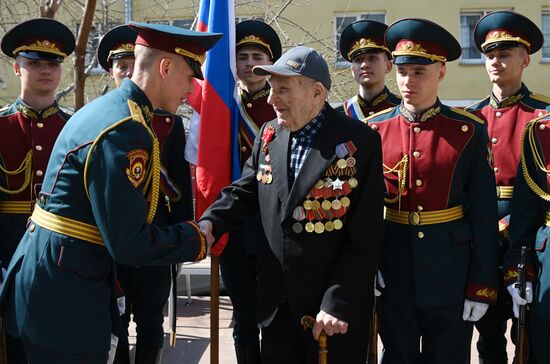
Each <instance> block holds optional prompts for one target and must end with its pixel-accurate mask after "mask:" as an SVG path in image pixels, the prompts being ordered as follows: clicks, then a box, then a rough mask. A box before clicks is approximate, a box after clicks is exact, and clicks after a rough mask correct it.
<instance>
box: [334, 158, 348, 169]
mask: <svg viewBox="0 0 550 364" xmlns="http://www.w3.org/2000/svg"><path fill="white" fill-rule="evenodd" d="M336 165H337V166H338V168H340V169H344V168H346V167H347V166H348V162H346V160H345V159H343V158H341V159H338V162H336Z"/></svg>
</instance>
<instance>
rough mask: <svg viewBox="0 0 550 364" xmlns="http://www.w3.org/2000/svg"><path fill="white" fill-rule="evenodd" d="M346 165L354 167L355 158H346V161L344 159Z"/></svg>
mask: <svg viewBox="0 0 550 364" xmlns="http://www.w3.org/2000/svg"><path fill="white" fill-rule="evenodd" d="M346 163H347V164H348V167H355V163H356V161H355V158H353V157H348V159H346Z"/></svg>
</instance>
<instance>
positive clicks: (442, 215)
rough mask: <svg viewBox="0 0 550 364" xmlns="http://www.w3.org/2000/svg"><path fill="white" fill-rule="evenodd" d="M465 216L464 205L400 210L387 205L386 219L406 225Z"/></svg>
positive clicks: (430, 222) (427, 223)
mask: <svg viewBox="0 0 550 364" xmlns="http://www.w3.org/2000/svg"><path fill="white" fill-rule="evenodd" d="M463 216H464V210H463V208H462V206H455V207H451V208H450V209H445V210H434V211H413V212H409V211H399V210H394V209H390V208H389V207H386V208H385V209H384V219H385V220H388V221H392V222H396V223H398V224H404V225H415V226H416V225H419V226H420V225H431V224H441V223H444V222H449V221H454V220H458V219H460V218H461V217H463Z"/></svg>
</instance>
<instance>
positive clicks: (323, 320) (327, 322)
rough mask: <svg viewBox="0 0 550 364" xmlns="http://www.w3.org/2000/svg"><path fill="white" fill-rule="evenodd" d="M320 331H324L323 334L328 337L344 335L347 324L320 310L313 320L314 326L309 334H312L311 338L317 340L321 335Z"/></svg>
mask: <svg viewBox="0 0 550 364" xmlns="http://www.w3.org/2000/svg"><path fill="white" fill-rule="evenodd" d="M321 330H325V333H326V334H327V335H328V336H332V335H333V334H345V333H346V332H347V331H348V323H347V322H346V321H342V320H339V319H337V318H336V317H334V316H332V315H331V314H328V313H326V312H325V311H323V310H321V311H319V313H318V314H317V317H316V318H315V324H314V325H313V329H312V330H311V332H312V333H313V338H314V339H315V340H319V335H321Z"/></svg>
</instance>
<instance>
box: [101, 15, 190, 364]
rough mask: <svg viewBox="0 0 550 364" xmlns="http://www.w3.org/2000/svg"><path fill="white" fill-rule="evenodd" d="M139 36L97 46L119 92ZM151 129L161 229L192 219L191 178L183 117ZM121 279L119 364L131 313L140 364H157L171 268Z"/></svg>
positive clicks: (133, 270) (159, 113) (124, 274)
mask: <svg viewBox="0 0 550 364" xmlns="http://www.w3.org/2000/svg"><path fill="white" fill-rule="evenodd" d="M136 37H137V33H136V32H135V31H134V30H133V29H131V28H130V27H129V26H128V25H121V26H118V27H116V28H113V29H111V30H110V31H109V32H107V33H106V34H105V35H104V36H103V38H101V41H100V43H99V46H98V51H97V58H98V60H99V63H100V64H101V66H102V67H103V69H105V71H107V72H109V74H110V75H111V77H112V78H113V79H114V81H115V84H116V86H117V87H119V86H120V84H121V83H122V81H123V80H124V79H125V78H129V77H132V73H133V70H134V61H135V57H134V46H135V41H136ZM151 129H152V130H153V132H154V133H155V135H156V136H157V138H158V141H159V147H160V155H161V184H160V190H161V191H160V193H161V197H160V198H159V203H158V207H157V214H156V216H155V220H154V223H155V224H156V225H157V226H160V227H163V226H168V225H172V224H175V223H178V222H181V221H185V220H191V219H192V218H193V200H192V196H191V176H190V172H189V163H188V162H187V161H186V160H185V157H184V151H185V130H184V128H183V121H182V119H181V117H180V116H177V115H175V114H172V113H169V112H167V111H163V110H161V109H157V110H155V111H154V115H153V119H152V121H151ZM116 269H117V276H118V280H119V283H120V286H121V288H122V291H123V292H124V297H125V301H126V312H125V313H124V314H123V315H122V320H123V324H124V329H125V330H126V335H125V337H121V338H119V341H118V346H117V353H116V357H115V363H120V364H123V363H128V364H129V362H130V360H129V346H128V340H127V336H128V335H127V330H128V325H129V323H130V314H133V319H134V322H135V323H136V332H137V338H136V351H135V353H136V355H135V359H136V364H149V363H150V364H154V363H159V362H160V360H161V357H162V347H163V341H164V328H163V321H164V314H163V307H164V304H165V302H166V300H167V299H168V296H169V294H170V283H171V280H170V276H171V275H170V266H167V265H159V266H142V267H131V266H128V265H124V264H117V268H116Z"/></svg>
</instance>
